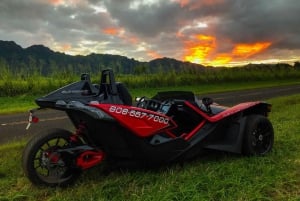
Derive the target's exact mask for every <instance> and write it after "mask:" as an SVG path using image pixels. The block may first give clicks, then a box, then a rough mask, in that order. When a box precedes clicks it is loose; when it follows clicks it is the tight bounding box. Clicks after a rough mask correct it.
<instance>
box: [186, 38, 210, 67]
mask: <svg viewBox="0 0 300 201" xmlns="http://www.w3.org/2000/svg"><path fill="white" fill-rule="evenodd" d="M192 39H193V40H189V41H185V50H186V54H185V56H184V60H186V61H190V62H193V63H203V62H205V60H206V58H207V57H208V56H209V55H210V54H211V53H212V51H213V50H214V49H215V48H216V38H215V37H213V36H208V35H201V34H199V35H195V36H193V37H192Z"/></svg>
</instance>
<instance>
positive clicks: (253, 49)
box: [232, 42, 271, 58]
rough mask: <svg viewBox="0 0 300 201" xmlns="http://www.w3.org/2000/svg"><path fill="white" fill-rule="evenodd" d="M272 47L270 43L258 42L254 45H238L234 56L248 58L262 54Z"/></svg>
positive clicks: (234, 50) (233, 52)
mask: <svg viewBox="0 0 300 201" xmlns="http://www.w3.org/2000/svg"><path fill="white" fill-rule="evenodd" d="M270 45H271V43H270V42H258V43H254V44H237V45H236V46H235V48H234V49H233V51H232V54H233V55H234V56H237V57H243V58H248V57H250V56H252V55H254V54H257V53H260V52H262V51H264V50H265V49H267V48H268V47H269V46H270Z"/></svg>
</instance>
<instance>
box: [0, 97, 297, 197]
mask: <svg viewBox="0 0 300 201" xmlns="http://www.w3.org/2000/svg"><path fill="white" fill-rule="evenodd" d="M269 102H270V103H272V104H273V107H272V112H271V115H270V119H271V122H272V123H273V126H274V130H275V143H274V149H273V151H272V152H271V153H270V154H268V155H267V156H265V157H244V156H240V155H233V154H227V153H216V152H213V153H210V154H208V155H205V156H202V157H199V158H198V159H196V160H194V161H190V162H187V163H185V164H184V165H174V166H170V167H163V168H161V169H159V170H118V171H117V170H109V168H105V169H103V167H101V166H99V167H95V168H93V169H90V170H88V171H86V172H85V173H84V174H83V175H82V176H81V177H80V179H79V181H77V182H76V183H75V184H74V186H72V187H69V188H66V189H62V188H44V187H36V186H32V185H31V183H29V181H28V180H27V178H25V177H24V174H23V172H22V169H21V153H22V150H23V147H24V145H25V141H26V140H23V141H18V142H15V143H10V144H5V145H2V146H1V147H0V153H1V154H0V200H1V201H2V200H22V201H23V200H24V201H25V200H26V201H30V200H33V201H37V200H41V201H45V200H49V201H50V200H51V201H56V200H57V201H62V200H70V201H76V200H91V201H92V200H109V201H111V200H118V201H119V200H133V201H134V200H143V201H147V200H149V201H150V200H160V201H164V200H166V201H169V200H178V201H179V200H186V201H193V200H195V201H199V200H200V201H201V200H226V201H227V200H249V201H250V200H251V201H253V200H257V201H261V200H270V201H271V200H272V201H273V200H284V201H288V200H290V201H299V200H300V146H299V144H300V121H299V119H300V95H294V96H289V97H282V98H276V99H271V100H269Z"/></svg>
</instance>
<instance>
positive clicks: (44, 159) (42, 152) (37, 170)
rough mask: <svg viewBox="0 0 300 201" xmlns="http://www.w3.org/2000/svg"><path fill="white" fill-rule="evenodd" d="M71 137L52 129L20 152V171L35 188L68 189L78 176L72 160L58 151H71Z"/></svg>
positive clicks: (68, 134) (69, 156)
mask: <svg viewBox="0 0 300 201" xmlns="http://www.w3.org/2000/svg"><path fill="white" fill-rule="evenodd" d="M71 135H72V133H71V132H69V131H66V130H63V129H51V130H47V131H46V132H43V133H41V134H39V135H36V136H34V137H33V138H32V139H31V140H30V141H29V142H28V144H27V145H26V147H25V149H24V152H23V158H22V163H23V170H24V172H25V174H26V176H27V177H28V178H29V180H30V181H31V182H32V183H33V184H35V185H47V186H67V185H69V184H71V183H72V182H73V181H74V180H75V179H77V177H78V176H79V175H80V170H79V169H78V168H76V167H75V162H74V156H72V154H70V153H67V152H60V151H59V150H60V149H64V148H72V147H74V146H75V145H72V142H71V141H70V137H71Z"/></svg>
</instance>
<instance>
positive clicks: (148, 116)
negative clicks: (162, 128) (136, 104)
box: [109, 106, 169, 124]
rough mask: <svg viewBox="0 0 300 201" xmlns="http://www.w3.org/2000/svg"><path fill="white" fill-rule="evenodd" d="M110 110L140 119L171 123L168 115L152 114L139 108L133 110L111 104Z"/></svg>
mask: <svg viewBox="0 0 300 201" xmlns="http://www.w3.org/2000/svg"><path fill="white" fill-rule="evenodd" d="M109 112H111V113H116V114H121V115H124V116H130V117H134V118H138V119H147V120H150V121H151V120H152V121H154V122H158V123H161V124H168V123H169V118H168V117H163V116H159V115H155V114H150V113H147V112H141V111H137V110H131V109H128V108H122V107H118V106H111V107H110V108H109Z"/></svg>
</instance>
